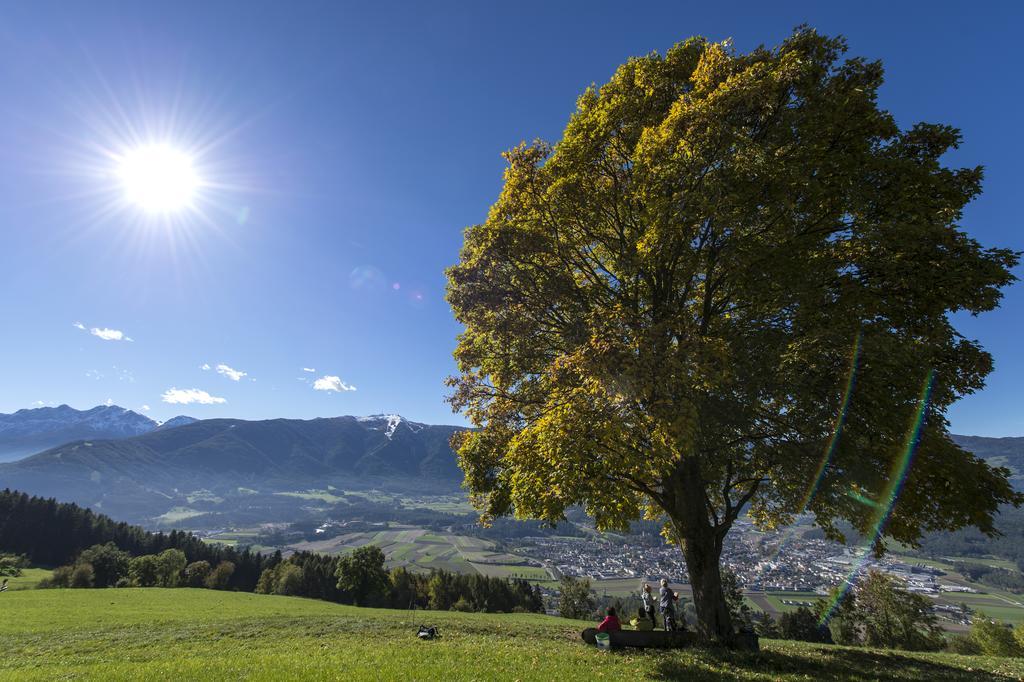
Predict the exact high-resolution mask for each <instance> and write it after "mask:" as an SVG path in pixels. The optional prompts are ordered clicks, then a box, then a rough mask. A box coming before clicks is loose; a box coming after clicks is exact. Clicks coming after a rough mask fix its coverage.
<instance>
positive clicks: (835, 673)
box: [652, 647, 1018, 682]
mask: <svg viewBox="0 0 1024 682" xmlns="http://www.w3.org/2000/svg"><path fill="white" fill-rule="evenodd" d="M690 651H691V652H692V653H693V654H694V655H692V656H685V657H673V658H664V659H662V660H660V661H658V663H657V665H656V666H655V669H654V670H653V671H652V678H653V679H656V680H686V681H687V682H696V681H701V680H735V679H755V680H757V679H764V680H771V679H776V678H781V677H785V676H787V675H792V676H794V677H796V678H799V679H814V680H844V681H849V682H869V681H871V682H875V681H883V682H885V681H899V682H938V681H939V680H954V681H956V680H964V681H965V682H966V681H967V680H971V681H972V682H975V681H976V682H1006V681H1007V680H1011V679H1012V680H1016V679H1018V677H1017V676H1015V675H1001V674H998V673H993V672H987V671H984V670H979V669H978V668H976V667H975V668H974V669H972V670H968V669H967V668H960V667H956V666H952V665H947V664H944V663H941V662H938V661H931V660H927V659H924V658H916V657H913V656H908V655H906V654H905V653H903V652H897V651H894V652H879V651H871V650H857V649H848V648H838V647H837V648H835V649H833V648H831V647H821V648H808V649H807V650H805V651H803V652H801V653H800V654H796V653H790V652H783V651H761V652H758V653H744V652H736V651H729V650H726V649H702V650H699V653H697V651H695V650H690Z"/></svg>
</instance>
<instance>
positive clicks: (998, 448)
mask: <svg viewBox="0 0 1024 682" xmlns="http://www.w3.org/2000/svg"><path fill="white" fill-rule="evenodd" d="M953 441H954V442H955V443H956V444H957V445H959V446H960V447H962V448H963V449H965V450H969V451H970V452H973V453H974V454H975V455H977V456H978V457H980V458H981V459H983V460H985V461H986V462H988V463H989V464H991V465H992V466H1001V467H1006V468H1007V469H1009V470H1010V472H1011V475H1010V480H1011V481H1012V482H1013V485H1014V487H1015V488H1017V490H1024V436H1018V437H1015V438H1014V437H1011V438H988V437H985V436H957V435H954V436H953Z"/></svg>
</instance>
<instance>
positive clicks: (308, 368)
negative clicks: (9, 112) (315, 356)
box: [302, 367, 316, 374]
mask: <svg viewBox="0 0 1024 682" xmlns="http://www.w3.org/2000/svg"><path fill="white" fill-rule="evenodd" d="M302 371H303V372H309V373H310V374H312V373H313V372H315V371H316V370H315V369H313V368H312V367H303V368H302Z"/></svg>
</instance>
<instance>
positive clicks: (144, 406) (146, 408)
mask: <svg viewBox="0 0 1024 682" xmlns="http://www.w3.org/2000/svg"><path fill="white" fill-rule="evenodd" d="M139 409H140V410H142V411H143V412H149V410H150V407H149V405H143V406H142V407H140V408H139Z"/></svg>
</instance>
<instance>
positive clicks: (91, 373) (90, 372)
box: [85, 369, 103, 381]
mask: <svg viewBox="0 0 1024 682" xmlns="http://www.w3.org/2000/svg"><path fill="white" fill-rule="evenodd" d="M85 376H87V377H88V378H90V379H95V380H96V381H99V380H100V379H102V378H103V373H102V372H100V371H99V370H96V369H87V370H85Z"/></svg>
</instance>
